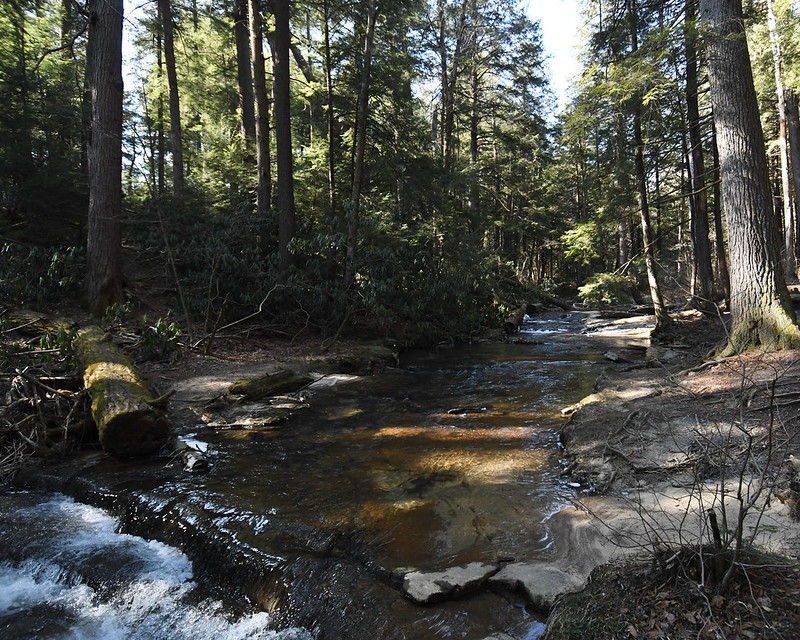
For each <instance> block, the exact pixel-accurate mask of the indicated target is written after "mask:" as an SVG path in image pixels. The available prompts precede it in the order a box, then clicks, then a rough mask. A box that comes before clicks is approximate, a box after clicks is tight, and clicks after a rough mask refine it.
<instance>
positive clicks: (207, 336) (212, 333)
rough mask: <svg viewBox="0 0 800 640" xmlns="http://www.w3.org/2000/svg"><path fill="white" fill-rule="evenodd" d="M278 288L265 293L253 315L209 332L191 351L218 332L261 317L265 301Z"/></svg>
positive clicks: (276, 286)
mask: <svg viewBox="0 0 800 640" xmlns="http://www.w3.org/2000/svg"><path fill="white" fill-rule="evenodd" d="M280 286H282V285H279V284H276V285H275V286H274V287H272V289H270V290H269V291H267V295H266V296H264V299H263V300H262V301H261V304H259V305H258V309H257V310H256V311H254V312H253V313H251V314H249V315H246V316H245V317H244V318H239V319H238V320H234V321H233V322H229V323H228V324H226V325H224V326H222V327H219V329H215V330H214V331H213V332H211V333H209V334H208V335H206V336H203V337H202V338H200V339H199V340H198V341H197V342H195V343H194V344H193V345H192V347H191V348H192V349H197V347H199V346H200V345H201V344H203V342H205V341H206V340H208V339H209V338H212V339H213V337H214V336H215V335H216V334H217V333H219V332H220V331H225V329H230V328H231V327H235V326H236V325H237V324H241V323H242V322H247V321H248V320H251V319H252V318H255V317H256V316H259V315H261V312H262V311H264V305H265V304H267V300H268V299H269V297H270V295H272V292H273V291H275V289H277V288H278V287H280Z"/></svg>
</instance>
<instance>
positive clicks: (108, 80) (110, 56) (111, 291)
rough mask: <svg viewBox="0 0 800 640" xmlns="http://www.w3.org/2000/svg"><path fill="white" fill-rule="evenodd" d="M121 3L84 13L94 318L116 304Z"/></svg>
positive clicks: (114, 0) (89, 283) (112, 0)
mask: <svg viewBox="0 0 800 640" xmlns="http://www.w3.org/2000/svg"><path fill="white" fill-rule="evenodd" d="M122 10H123V7H122V0H104V1H103V2H100V1H99V0H98V1H96V2H93V3H92V5H91V7H90V17H89V23H90V27H89V40H90V44H89V46H88V50H89V51H90V52H91V54H92V58H91V60H90V61H89V63H88V64H89V67H90V69H91V95H92V128H91V139H90V143H89V158H88V160H89V221H88V241H87V254H86V266H87V274H86V290H87V297H88V303H89V309H90V310H91V312H92V313H93V314H94V315H98V316H99V315H102V314H103V312H104V311H105V310H106V309H107V308H108V307H109V306H111V305H112V304H114V303H115V302H119V301H121V300H122V297H123V296H122V267H121V253H122V234H121V228H120V217H121V215H122Z"/></svg>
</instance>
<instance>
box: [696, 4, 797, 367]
mask: <svg viewBox="0 0 800 640" xmlns="http://www.w3.org/2000/svg"><path fill="white" fill-rule="evenodd" d="M700 13H701V17H702V22H703V23H704V25H703V26H704V29H705V32H706V34H707V35H706V37H705V42H706V51H707V57H708V69H709V83H710V87H711V104H712V108H713V113H714V122H715V125H716V129H717V141H718V144H719V157H720V169H721V172H722V193H723V199H724V202H725V211H726V214H727V219H728V246H729V249H730V268H731V316H732V326H731V330H730V335H729V338H728V345H727V347H726V348H725V350H724V351H723V353H724V354H734V353H738V352H741V351H743V350H745V349H747V348H749V347H754V346H759V347H762V348H765V349H780V348H786V347H793V346H797V345H798V344H800V330H798V327H797V321H796V318H795V314H794V311H793V310H792V305H791V300H790V299H789V293H788V291H787V289H786V284H785V280H784V278H783V270H782V269H781V259H780V251H779V249H778V247H780V243H779V237H780V234H779V232H778V229H777V224H776V220H775V215H774V211H773V207H772V197H771V190H770V181H769V171H768V168H767V159H766V155H765V150H764V135H763V132H762V130H761V121H760V119H759V112H758V101H757V98H756V92H755V89H754V87H753V74H752V69H751V66H750V55H749V52H748V50H747V40H746V38H745V32H744V20H743V16H742V5H741V2H740V1H739V0H732V1H731V0H700Z"/></svg>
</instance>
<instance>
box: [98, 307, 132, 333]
mask: <svg viewBox="0 0 800 640" xmlns="http://www.w3.org/2000/svg"><path fill="white" fill-rule="evenodd" d="M131 309H132V306H131V303H130V302H116V303H114V304H112V305H111V306H110V307H108V309H106V311H105V313H104V314H103V317H102V319H101V320H100V326H102V327H103V328H104V329H112V328H115V327H120V326H122V324H123V323H124V322H125V320H126V319H127V318H128V317H129V316H130V314H131Z"/></svg>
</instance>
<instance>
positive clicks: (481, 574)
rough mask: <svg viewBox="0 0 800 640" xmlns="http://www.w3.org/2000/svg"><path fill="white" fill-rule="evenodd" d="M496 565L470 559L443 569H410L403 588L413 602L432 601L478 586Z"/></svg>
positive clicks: (468, 590) (494, 569) (496, 569)
mask: <svg viewBox="0 0 800 640" xmlns="http://www.w3.org/2000/svg"><path fill="white" fill-rule="evenodd" d="M498 571H499V567H497V566H496V565H492V564H484V563H483V562H471V563H470V564H467V565H463V566H460V567H451V568H449V569H447V570H445V571H439V572H422V571H409V572H408V573H406V575H405V577H404V579H403V591H404V592H405V594H406V595H407V596H408V597H409V598H411V599H412V600H413V601H414V602H417V603H419V604H432V603H434V602H441V601H442V600H447V599H450V598H454V597H457V596H460V595H464V594H465V593H470V592H473V591H477V590H478V589H480V588H481V587H482V586H483V585H484V584H486V582H487V581H488V580H489V578H491V577H492V576H493V575H494V574H496V573H497V572H498Z"/></svg>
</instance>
